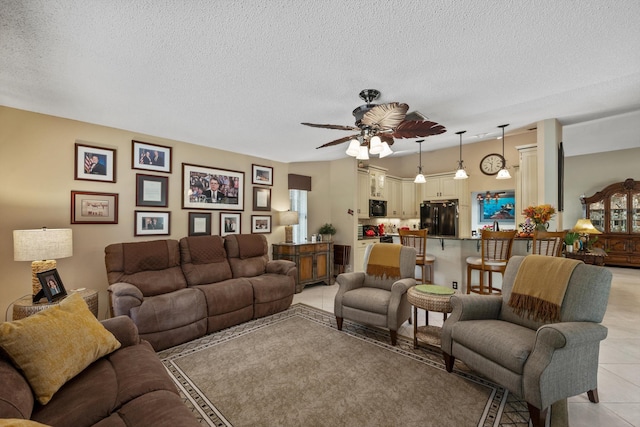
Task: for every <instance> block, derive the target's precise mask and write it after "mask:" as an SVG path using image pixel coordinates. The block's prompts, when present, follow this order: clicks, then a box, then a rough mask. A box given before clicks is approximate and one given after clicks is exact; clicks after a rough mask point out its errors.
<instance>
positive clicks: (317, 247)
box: [272, 242, 333, 293]
mask: <svg viewBox="0 0 640 427" xmlns="http://www.w3.org/2000/svg"><path fill="white" fill-rule="evenodd" d="M272 257H273V259H274V260H278V259H286V260H289V261H293V262H295V263H296V267H297V269H298V277H297V278H296V293H300V292H302V290H303V289H304V287H305V285H308V284H310V283H319V282H324V283H326V284H327V285H330V284H331V282H332V280H333V242H319V243H300V244H298V243H274V244H273V245H272Z"/></svg>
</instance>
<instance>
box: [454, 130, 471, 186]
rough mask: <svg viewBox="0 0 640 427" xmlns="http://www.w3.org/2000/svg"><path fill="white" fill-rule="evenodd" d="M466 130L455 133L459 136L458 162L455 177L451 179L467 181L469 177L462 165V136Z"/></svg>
mask: <svg viewBox="0 0 640 427" xmlns="http://www.w3.org/2000/svg"><path fill="white" fill-rule="evenodd" d="M465 132H466V130H461V131H460V132H456V135H460V160H458V170H457V171H456V176H454V177H453V179H467V178H469V175H467V171H466V170H464V165H463V164H462V134H463V133H465Z"/></svg>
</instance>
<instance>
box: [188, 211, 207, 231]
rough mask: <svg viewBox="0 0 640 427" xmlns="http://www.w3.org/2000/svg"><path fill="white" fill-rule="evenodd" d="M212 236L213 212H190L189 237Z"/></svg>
mask: <svg viewBox="0 0 640 427" xmlns="http://www.w3.org/2000/svg"><path fill="white" fill-rule="evenodd" d="M210 235H211V212H189V236H210Z"/></svg>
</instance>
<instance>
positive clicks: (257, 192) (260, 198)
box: [253, 187, 271, 211]
mask: <svg viewBox="0 0 640 427" xmlns="http://www.w3.org/2000/svg"><path fill="white" fill-rule="evenodd" d="M253 210H254V211H271V189H270V188H262V187H253Z"/></svg>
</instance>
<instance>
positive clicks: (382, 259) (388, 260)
mask: <svg viewBox="0 0 640 427" xmlns="http://www.w3.org/2000/svg"><path fill="white" fill-rule="evenodd" d="M401 249H402V245H397V244H393V243H377V244H375V245H373V247H372V248H371V252H370V253H369V263H368V264H367V274H368V275H370V276H375V277H384V276H387V278H389V279H396V278H400V250H401Z"/></svg>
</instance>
